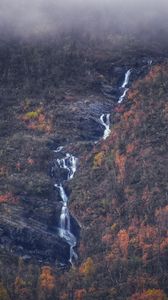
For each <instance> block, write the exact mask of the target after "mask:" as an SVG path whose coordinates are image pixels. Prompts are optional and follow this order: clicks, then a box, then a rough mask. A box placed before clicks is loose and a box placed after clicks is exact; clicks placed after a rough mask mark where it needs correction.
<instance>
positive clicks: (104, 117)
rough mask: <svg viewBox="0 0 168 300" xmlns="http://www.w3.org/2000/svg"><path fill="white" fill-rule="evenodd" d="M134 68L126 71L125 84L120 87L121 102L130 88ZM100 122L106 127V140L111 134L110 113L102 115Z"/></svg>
mask: <svg viewBox="0 0 168 300" xmlns="http://www.w3.org/2000/svg"><path fill="white" fill-rule="evenodd" d="M131 72H132V70H131V69H129V70H128V71H127V72H126V73H125V77H124V81H123V84H122V85H121V87H120V88H119V89H120V90H121V91H122V94H121V96H120V97H119V100H118V103H121V102H122V101H123V100H124V98H125V96H126V94H127V92H128V90H129V88H128V83H129V79H130V75H131ZM100 123H101V124H102V125H103V127H104V128H105V129H104V134H103V140H106V139H107V138H108V136H109V135H110V132H111V130H110V114H109V113H108V114H102V115H101V116H100Z"/></svg>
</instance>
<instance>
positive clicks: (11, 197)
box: [0, 192, 19, 204]
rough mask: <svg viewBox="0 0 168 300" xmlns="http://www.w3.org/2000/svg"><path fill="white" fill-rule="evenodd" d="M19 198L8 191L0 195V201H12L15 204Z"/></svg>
mask: <svg viewBox="0 0 168 300" xmlns="http://www.w3.org/2000/svg"><path fill="white" fill-rule="evenodd" d="M18 201H19V198H18V197H16V196H14V195H13V194H12V193H10V192H8V193H5V194H1V195H0V203H12V204H17V203H18Z"/></svg>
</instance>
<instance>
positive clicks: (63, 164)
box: [51, 69, 132, 265]
mask: <svg viewBox="0 0 168 300" xmlns="http://www.w3.org/2000/svg"><path fill="white" fill-rule="evenodd" d="M131 72H132V70H131V69H129V70H127V71H126V73H125V77H124V81H123V83H122V85H121V86H120V87H119V94H120V97H119V100H118V103H121V102H122V101H123V100H124V98H125V96H126V94H127V92H128V89H129V88H128V84H129V79H130V76H131ZM99 123H100V124H101V125H102V126H103V128H104V134H103V139H104V140H105V139H106V138H107V137H108V136H109V134H110V132H111V130H110V113H106V114H105V113H103V114H102V115H101V116H100V118H99ZM54 152H55V155H56V157H57V155H58V154H59V155H60V153H61V154H62V155H63V157H62V158H56V159H55V161H54V165H55V164H56V165H57V168H59V169H64V170H65V173H66V177H65V178H63V179H61V178H59V180H58V179H57V180H56V182H55V183H54V187H55V188H56V189H58V191H59V194H60V198H61V200H62V209H61V213H60V219H59V228H58V233H59V236H60V237H61V238H62V239H64V240H65V241H66V243H67V244H68V245H69V248H70V254H69V262H70V264H71V265H73V263H74V261H76V260H77V258H78V256H77V253H76V251H75V247H76V245H77V238H76V236H75V234H74V233H72V230H71V216H70V212H69V208H68V202H69V199H68V196H67V194H66V192H65V189H64V183H65V182H66V181H69V180H72V179H73V177H74V175H75V172H76V170H77V163H78V159H77V158H76V157H75V156H74V155H72V154H70V153H66V154H64V147H63V146H59V147H58V148H57V149H56V150H54ZM52 168H53V167H52ZM53 173H54V169H52V170H51V174H53Z"/></svg>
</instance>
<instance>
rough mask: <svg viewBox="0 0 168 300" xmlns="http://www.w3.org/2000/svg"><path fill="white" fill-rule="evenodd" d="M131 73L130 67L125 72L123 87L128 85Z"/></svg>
mask: <svg viewBox="0 0 168 300" xmlns="http://www.w3.org/2000/svg"><path fill="white" fill-rule="evenodd" d="M130 75H131V69H129V70H128V71H127V72H126V74H125V78H124V82H123V84H122V86H121V87H122V88H125V87H126V86H127V84H128V82H129V78H130Z"/></svg>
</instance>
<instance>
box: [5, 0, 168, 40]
mask: <svg viewBox="0 0 168 300" xmlns="http://www.w3.org/2000/svg"><path fill="white" fill-rule="evenodd" d="M167 20H168V1H167V0H157V1H156V0H125V1H124V0H62V1H61V0H60V1H58V0H0V31H1V32H14V33H17V34H19V35H23V36H24V35H40V34H48V33H58V32H62V31H65V30H72V29H73V30H74V29H76V30H81V31H82V30H88V31H92V32H95V33H99V32H101V33H102V32H106V31H110V30H119V31H127V32H129V31H137V30H141V29H143V30H146V31H150V30H152V31H154V30H160V29H162V30H167V27H168V21H167Z"/></svg>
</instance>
